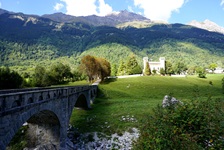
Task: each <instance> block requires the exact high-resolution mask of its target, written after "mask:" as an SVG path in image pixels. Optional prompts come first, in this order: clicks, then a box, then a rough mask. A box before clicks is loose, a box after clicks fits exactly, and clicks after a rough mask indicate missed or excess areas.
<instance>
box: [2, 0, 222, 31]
mask: <svg viewBox="0 0 224 150" xmlns="http://www.w3.org/2000/svg"><path fill="white" fill-rule="evenodd" d="M0 8H2V9H6V10H9V11H13V12H23V13H25V14H37V15H43V14H52V13H56V12H63V13H65V14H70V15H74V16H86V15H92V14H95V15H99V16H105V15H107V14H109V13H111V12H118V11H120V10H125V9H126V10H128V11H132V12H135V13H139V14H141V15H143V16H145V17H147V18H149V19H151V20H162V21H166V22H169V23H183V24H186V23H189V22H190V21H192V20H197V21H200V22H202V21H204V20H206V19H208V20H210V21H213V22H215V23H217V24H218V25H220V26H222V27H224V0H0Z"/></svg>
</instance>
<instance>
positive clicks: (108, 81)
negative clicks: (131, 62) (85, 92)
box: [100, 77, 117, 84]
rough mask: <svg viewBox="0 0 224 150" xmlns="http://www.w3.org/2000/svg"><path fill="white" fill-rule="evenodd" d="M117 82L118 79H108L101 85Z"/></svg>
mask: <svg viewBox="0 0 224 150" xmlns="http://www.w3.org/2000/svg"><path fill="white" fill-rule="evenodd" d="M115 81H117V77H114V78H106V79H105V80H104V81H102V82H101V83H100V84H109V83H111V82H115Z"/></svg>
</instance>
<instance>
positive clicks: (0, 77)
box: [0, 55, 111, 89]
mask: <svg viewBox="0 0 224 150" xmlns="http://www.w3.org/2000/svg"><path fill="white" fill-rule="evenodd" d="M110 74H111V66H110V63H109V62H108V61H107V60H106V59H104V58H99V57H94V56H90V55H87V56H84V57H83V58H82V59H81V61H80V65H79V67H78V68H77V69H74V70H73V71H72V69H71V67H70V66H69V65H67V64H63V63H60V62H57V63H54V64H53V65H52V66H41V65H37V66H36V67H35V69H34V72H33V73H32V74H30V73H26V72H25V73H23V74H22V76H21V75H20V74H18V73H17V72H16V71H11V70H10V69H9V67H1V68H0V89H13V88H23V87H46V86H51V85H59V84H66V83H68V82H75V81H80V80H85V79H87V80H88V81H89V82H93V81H94V80H96V79H101V80H104V79H105V77H107V76H110Z"/></svg>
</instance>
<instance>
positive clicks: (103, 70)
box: [97, 58, 111, 81]
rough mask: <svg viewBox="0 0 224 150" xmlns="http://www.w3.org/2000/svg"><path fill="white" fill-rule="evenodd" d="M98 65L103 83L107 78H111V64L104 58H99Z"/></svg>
mask: <svg viewBox="0 0 224 150" xmlns="http://www.w3.org/2000/svg"><path fill="white" fill-rule="evenodd" d="M97 63H99V68H98V69H99V72H98V75H99V77H100V78H101V79H102V81H103V80H104V79H105V77H107V76H110V73H111V66H110V63H109V62H108V61H107V60H106V59H104V58H97Z"/></svg>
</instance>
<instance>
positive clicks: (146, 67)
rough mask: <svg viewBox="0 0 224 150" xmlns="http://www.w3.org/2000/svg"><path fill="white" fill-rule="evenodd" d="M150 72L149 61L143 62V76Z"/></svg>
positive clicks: (148, 74)
mask: <svg viewBox="0 0 224 150" xmlns="http://www.w3.org/2000/svg"><path fill="white" fill-rule="evenodd" d="M151 74H152V73H151V69H150V66H149V63H148V62H146V64H145V70H144V75H145V76H150V75H151Z"/></svg>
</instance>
